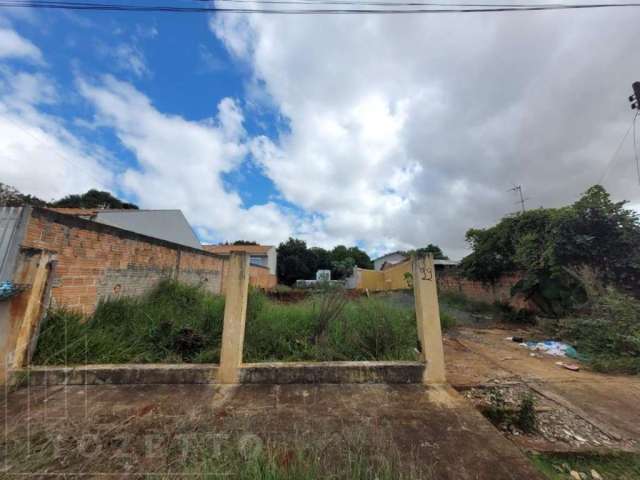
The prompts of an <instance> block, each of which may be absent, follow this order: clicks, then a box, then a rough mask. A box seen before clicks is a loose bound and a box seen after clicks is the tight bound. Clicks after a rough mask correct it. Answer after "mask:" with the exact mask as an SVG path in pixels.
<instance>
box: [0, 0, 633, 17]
mask: <svg viewBox="0 0 640 480" xmlns="http://www.w3.org/2000/svg"><path fill="white" fill-rule="evenodd" d="M319 4H320V5H322V3H319ZM325 5H328V3H327V4H325ZM349 5H358V3H356V2H352V3H350V4H349ZM361 5H365V3H362V4H361ZM394 5H395V4H394ZM399 5H400V6H403V5H402V4H399ZM420 5H421V6H422V5H424V6H429V4H427V3H425V4H420ZM451 5H452V6H454V8H449V7H448V6H447V8H403V9H398V8H338V9H336V8H302V9H300V8H291V9H282V8H265V7H260V8H241V7H217V6H214V5H211V6H203V7H191V6H189V7H186V6H185V7H181V6H175V5H139V4H138V5H135V4H127V3H90V2H71V1H67V2H58V1H43V0H40V1H38V0H32V1H19V0H4V1H0V8H2V7H11V8H33V9H56V10H84V11H87V10H89V11H111V12H147V13H149V12H155V13H262V14H275V15H341V14H378V15H394V14H429V13H431V14H436V13H504V12H525V11H526V12H534V11H560V10H584V9H602V8H637V7H640V3H638V2H631V3H598V4H538V5H535V4H521V5H517V6H514V5H515V4H512V6H500V7H494V6H490V7H487V6H482V7H473V6H464V5H470V4H460V6H459V7H457V6H455V4H451ZM483 5H486V4H483ZM434 6H436V5H435V4H434Z"/></svg>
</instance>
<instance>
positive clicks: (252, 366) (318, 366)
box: [240, 362, 424, 384]
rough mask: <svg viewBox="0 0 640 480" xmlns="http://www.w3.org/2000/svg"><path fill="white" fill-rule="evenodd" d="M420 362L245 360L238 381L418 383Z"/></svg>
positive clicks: (421, 370) (422, 368)
mask: <svg viewBox="0 0 640 480" xmlns="http://www.w3.org/2000/svg"><path fill="white" fill-rule="evenodd" d="M423 371H424V364H423V363H422V362H318V363H314V362H273V363H245V364H244V365H243V366H242V368H241V369H240V382H241V383H257V384H260V383H262V384H290V383H420V382H422V372H423Z"/></svg>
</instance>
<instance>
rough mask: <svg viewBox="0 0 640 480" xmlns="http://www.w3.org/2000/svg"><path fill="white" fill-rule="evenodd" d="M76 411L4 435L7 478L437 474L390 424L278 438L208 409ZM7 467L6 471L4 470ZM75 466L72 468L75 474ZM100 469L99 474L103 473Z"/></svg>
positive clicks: (294, 478)
mask: <svg viewBox="0 0 640 480" xmlns="http://www.w3.org/2000/svg"><path fill="white" fill-rule="evenodd" d="M102 420H109V422H107V423H103V422H95V421H90V422H86V421H85V422H83V421H82V420H79V419H74V418H73V417H71V418H68V419H64V420H57V421H56V420H50V421H49V422H48V423H47V424H46V425H44V424H41V423H38V422H35V423H33V424H29V426H27V425H26V424H22V425H17V426H15V427H14V428H13V429H12V431H11V434H10V436H8V437H6V438H2V439H0V449H1V451H2V452H3V453H6V457H5V459H4V460H5V462H6V463H3V465H2V467H3V470H2V471H0V478H20V477H23V478H26V477H30V476H36V477H38V478H39V477H46V476H47V475H48V476H59V477H65V476H66V475H68V476H71V477H73V476H78V474H77V472H82V475H81V476H83V477H88V478H93V477H94V476H96V477H103V476H110V477H113V478H121V477H131V478H149V479H175V478H203V479H204V478H207V479H227V478H232V479H241V480H324V479H334V480H368V479H379V480H414V479H415V480H417V479H421V480H431V479H433V478H434V476H433V473H432V466H431V465H429V464H425V463H426V462H424V460H423V459H422V458H421V456H420V455H418V454H417V452H416V451H413V450H411V449H409V450H408V449H403V450H400V449H399V448H398V445H397V444H396V443H395V442H394V440H393V438H392V437H391V435H390V433H389V432H387V431H385V430H378V429H376V430H375V434H372V433H373V431H371V430H368V429H360V428H359V427H357V426H354V427H352V428H350V429H345V430H342V431H338V432H335V433H323V432H305V433H298V432H290V433H289V434H288V435H287V436H286V437H279V436H278V435H277V433H276V434H275V435H273V436H272V437H270V436H267V435H265V434H262V435H261V436H258V435H257V434H254V433H251V432H252V425H251V424H250V423H249V421H247V423H246V424H245V423H244V422H243V423H242V428H241V429H240V431H239V432H235V433H234V432H233V431H221V430H218V429H215V428H212V426H213V425H215V422H216V419H215V417H214V416H213V415H212V414H211V413H209V412H206V411H198V412H197V414H193V415H188V416H186V415H185V416H167V417H163V416H157V417H156V416H155V415H144V416H136V415H133V416H130V417H129V418H127V419H126V421H124V420H125V419H124V418H120V417H115V416H108V415H107V416H105V417H103V418H102ZM5 468H6V470H4V469H5ZM70 472H71V473H70ZM98 472H99V473H98Z"/></svg>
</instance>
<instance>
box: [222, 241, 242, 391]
mask: <svg viewBox="0 0 640 480" xmlns="http://www.w3.org/2000/svg"><path fill="white" fill-rule="evenodd" d="M248 293H249V255H248V254H247V253H246V252H232V253H231V256H230V259H229V270H228V273H227V278H226V285H225V305H224V324H223V327H222V349H221V351H220V367H219V370H218V372H219V374H218V381H219V382H220V383H239V381H240V366H241V365H242V347H243V344H244V325H245V321H246V318H247V297H248Z"/></svg>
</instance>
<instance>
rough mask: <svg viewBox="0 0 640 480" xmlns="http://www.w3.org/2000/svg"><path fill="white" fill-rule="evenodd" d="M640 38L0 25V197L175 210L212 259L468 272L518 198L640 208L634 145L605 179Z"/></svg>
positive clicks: (188, 19) (487, 17)
mask: <svg viewBox="0 0 640 480" xmlns="http://www.w3.org/2000/svg"><path fill="white" fill-rule="evenodd" d="M639 22H640V9H617V10H616V9H606V10H589V11H563V12H557V11H556V12H532V13H524V12H515V13H501V14H498V13H494V14H440V15H398V16H375V15H341V16H323V15H315V16H274V15H255V14H253V15H238V14H218V15H209V14H189V15H175V14H150V13H117V12H111V13H107V12H89V13H77V12H63V11H44V10H39V11H30V10H6V9H5V10H2V9H0V181H1V182H3V183H7V184H10V185H13V186H15V187H16V188H18V189H19V190H21V191H23V192H25V193H30V194H34V195H37V196H39V197H41V198H43V199H46V200H49V199H53V198H59V197H61V196H63V195H66V194H69V193H78V192H83V191H86V190H88V189H89V188H101V189H107V190H110V191H112V192H114V193H115V194H116V195H118V196H120V197H122V198H125V199H127V200H130V201H133V202H136V203H137V204H139V205H140V206H141V207H143V208H180V209H182V211H183V212H184V213H185V215H186V216H187V217H188V219H189V221H190V222H191V224H192V225H193V226H194V228H195V230H196V231H197V233H198V235H199V236H200V237H201V239H202V240H203V241H208V242H215V241H221V240H236V239H251V240H257V241H259V242H265V243H277V242H279V241H282V240H284V239H286V238H287V237H288V236H295V237H299V238H303V239H305V240H307V242H308V243H310V244H312V245H320V246H325V247H328V246H333V245H335V244H338V243H344V244H358V245H360V246H362V247H363V248H365V249H367V250H368V251H369V252H370V253H371V254H372V255H375V254H379V253H384V252H385V251H387V250H395V249H399V248H408V247H418V246H423V245H425V244H427V243H437V244H439V245H440V246H441V247H442V248H443V249H444V250H445V252H447V253H448V254H449V255H450V256H452V257H454V258H458V257H460V256H462V255H464V254H465V251H466V245H465V242H464V233H465V231H466V230H467V229H468V228H470V227H483V226H488V225H491V224H492V223H493V222H495V221H496V220H498V219H499V218H501V217H502V216H504V215H506V214H509V213H511V212H514V211H516V210H517V209H518V208H519V207H518V205H516V203H515V202H516V200H517V196H516V194H515V193H514V192H509V191H508V189H509V188H510V187H512V186H513V185H514V184H521V185H522V186H523V188H524V193H525V196H526V197H528V200H527V206H528V207H530V208H536V207H540V206H545V207H550V206H558V205H561V204H563V203H567V202H572V201H574V200H576V199H577V197H578V196H579V195H580V193H581V192H583V191H584V190H585V189H586V188H588V187H589V186H591V185H593V184H595V183H598V182H601V183H603V184H604V185H605V187H606V188H607V189H608V190H609V191H610V192H611V193H612V195H613V196H614V198H615V199H627V200H629V201H631V202H632V203H633V204H640V187H639V185H638V178H637V175H636V167H635V163H634V156H633V141H632V136H631V134H630V135H629V136H628V137H627V138H626V141H625V142H624V143H623V144H622V147H621V149H620V152H619V154H618V156H617V157H616V158H615V160H614V162H611V158H612V155H613V153H614V151H615V150H616V147H617V146H618V144H619V143H620V141H621V139H622V138H623V135H624V134H625V132H626V131H627V129H628V128H629V126H630V125H631V119H632V116H633V114H632V112H631V110H630V109H629V104H628V101H627V96H628V95H630V94H631V83H632V82H633V81H634V80H640V55H639V54H638V46H639V45H640V28H638V24H639ZM639 129H640V128H639ZM638 133H639V136H640V132H638Z"/></svg>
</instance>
